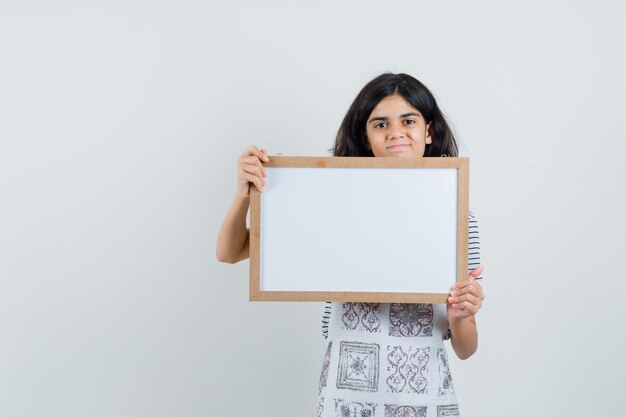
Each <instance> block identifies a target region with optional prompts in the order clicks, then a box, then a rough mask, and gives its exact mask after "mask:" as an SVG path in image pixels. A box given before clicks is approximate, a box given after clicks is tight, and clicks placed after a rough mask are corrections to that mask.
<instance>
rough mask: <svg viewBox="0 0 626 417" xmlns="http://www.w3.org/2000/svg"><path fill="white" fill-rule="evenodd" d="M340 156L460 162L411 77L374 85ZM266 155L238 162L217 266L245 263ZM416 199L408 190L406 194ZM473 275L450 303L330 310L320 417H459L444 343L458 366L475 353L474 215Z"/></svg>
mask: <svg viewBox="0 0 626 417" xmlns="http://www.w3.org/2000/svg"><path fill="white" fill-rule="evenodd" d="M333 153H334V156H392V157H424V156H426V157H441V156H450V157H455V156H457V153H458V150H457V145H456V141H455V139H454V136H453V134H452V131H451V130H450V128H449V127H448V124H447V122H446V121H445V119H444V116H443V114H442V112H441V110H440V109H439V107H438V106H437V103H436V101H435V99H434V97H433V95H432V94H431V92H430V91H429V90H428V89H427V88H426V86H424V85H423V84H422V83H421V82H419V81H418V80H416V79H415V78H413V77H411V76H409V75H406V74H383V75H380V76H378V77H377V78H375V79H374V80H372V81H370V82H369V83H368V84H367V85H366V86H365V87H364V88H363V89H362V90H361V92H360V93H359V94H358V96H357V97H356V99H355V100H354V102H353V103H352V105H351V106H350V108H349V110H348V112H347V114H346V116H345V118H344V119H343V122H342V123H341V126H340V128H339V132H338V133H337V137H336V140H335V144H334V147H333ZM268 160H269V159H268V157H267V152H266V151H265V150H259V149H258V148H257V147H255V146H250V147H249V148H248V149H246V150H245V152H244V153H243V154H242V155H241V156H240V157H239V160H238V172H237V193H236V196H235V200H234V201H233V203H232V206H231V208H230V210H229V211H228V214H227V215H226V218H225V220H224V223H223V224H222V228H221V230H220V233H219V237H218V243H217V258H218V259H219V260H220V261H222V262H231V263H234V262H238V261H240V260H242V259H246V258H248V257H249V242H248V239H249V230H248V229H247V227H246V214H247V210H248V207H249V191H250V187H251V186H252V184H254V186H256V187H257V188H258V189H259V190H260V191H261V192H262V191H263V190H264V188H265V185H266V176H267V174H266V171H265V168H264V167H263V165H262V163H263V162H267V161H268ZM408 192H410V191H408ZM468 244H469V270H470V271H469V273H468V277H467V279H466V280H464V281H462V282H459V283H457V284H455V285H454V286H453V287H452V289H451V292H450V297H449V298H448V304H446V305H445V306H444V305H441V304H399V303H397V304H381V303H327V305H326V308H325V313H324V317H323V319H322V327H323V333H324V336H325V337H326V338H327V339H328V348H327V350H326V355H325V357H324V361H323V366H322V373H321V376H320V384H319V402H318V416H324V417H330V416H332V417H396V416H397V417H399V416H403V417H404V416H421V417H443V416H446V417H447V416H458V415H459V411H458V405H457V400H456V394H455V390H454V386H453V384H452V378H451V375H450V370H449V367H448V359H447V355H446V350H445V347H444V344H443V341H444V340H445V339H450V341H451V344H452V348H453V349H454V352H455V353H456V355H457V356H458V357H459V358H461V359H466V358H469V357H470V356H471V355H472V354H474V352H475V351H476V348H477V346H478V332H477V330H476V320H475V315H476V313H477V312H478V310H479V309H480V308H481V306H482V302H483V300H484V295H483V290H482V287H481V286H480V284H478V282H477V281H476V280H478V279H481V276H480V274H481V273H482V267H481V266H480V265H479V264H480V261H479V258H480V256H479V242H478V225H477V221H476V219H475V217H474V216H473V215H472V214H471V213H470V216H469V243H468Z"/></svg>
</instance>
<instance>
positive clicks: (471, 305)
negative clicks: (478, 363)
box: [447, 266, 485, 359]
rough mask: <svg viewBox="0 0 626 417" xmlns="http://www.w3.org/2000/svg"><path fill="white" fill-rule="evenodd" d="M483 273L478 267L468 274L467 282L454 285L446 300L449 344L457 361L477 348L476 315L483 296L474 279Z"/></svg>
mask: <svg viewBox="0 0 626 417" xmlns="http://www.w3.org/2000/svg"><path fill="white" fill-rule="evenodd" d="M482 272H483V267H482V266H479V267H478V268H476V269H474V270H473V271H472V272H470V273H469V275H468V276H467V280H465V281H461V282H458V283H456V284H455V285H454V286H453V287H452V292H451V293H450V297H449V298H448V303H449V304H448V305H447V309H448V322H449V323H450V332H451V333H452V338H451V340H450V341H451V343H452V348H453V349H454V352H455V353H456V355H457V356H458V357H459V359H467V358H469V357H470V356H472V355H473V354H474V353H475V352H476V349H477V348H478V330H477V329H476V313H477V312H478V310H479V309H480V308H481V307H482V304H483V300H484V299H485V296H484V294H483V289H482V287H481V285H480V284H479V283H478V282H476V278H477V277H479V276H480V274H481V273H482Z"/></svg>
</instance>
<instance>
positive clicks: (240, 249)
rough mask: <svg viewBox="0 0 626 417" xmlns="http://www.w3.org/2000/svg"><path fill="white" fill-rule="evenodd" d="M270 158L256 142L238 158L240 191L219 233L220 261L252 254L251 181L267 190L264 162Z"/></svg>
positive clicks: (244, 257) (261, 189) (217, 251)
mask: <svg viewBox="0 0 626 417" xmlns="http://www.w3.org/2000/svg"><path fill="white" fill-rule="evenodd" d="M267 161H269V158H268V157H267V155H266V151H265V150H262V151H261V150H259V149H258V148H257V147H256V146H254V145H252V146H250V147H248V149H246V150H245V151H244V153H243V154H241V156H240V157H239V159H238V161H237V193H236V194H235V198H234V200H233V202H232V204H231V206H230V209H229V210H228V213H227V214H226V217H225V218H224V221H223V222H222V227H221V228H220V232H219V235H218V237H217V246H216V249H215V256H216V257H217V259H218V260H219V261H220V262H228V263H235V262H239V261H241V260H243V259H246V258H248V257H249V256H250V243H249V239H250V231H249V229H248V228H247V227H246V216H247V214H248V208H249V207H250V186H251V185H250V184H251V183H253V184H254V185H255V186H256V187H257V188H258V189H259V191H263V189H264V188H265V187H264V185H265V178H264V177H265V176H266V175H267V172H266V171H265V168H263V164H262V162H267Z"/></svg>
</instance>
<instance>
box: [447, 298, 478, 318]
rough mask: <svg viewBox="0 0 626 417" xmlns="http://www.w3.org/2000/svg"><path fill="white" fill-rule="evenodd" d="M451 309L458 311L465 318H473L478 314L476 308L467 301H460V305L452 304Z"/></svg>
mask: <svg viewBox="0 0 626 417" xmlns="http://www.w3.org/2000/svg"><path fill="white" fill-rule="evenodd" d="M452 307H453V308H455V309H458V310H460V311H462V312H463V313H464V315H465V316H467V317H469V316H473V315H474V314H476V313H477V312H478V309H479V308H478V307H476V306H475V305H473V304H471V303H469V302H468V301H462V302H460V303H456V304H452Z"/></svg>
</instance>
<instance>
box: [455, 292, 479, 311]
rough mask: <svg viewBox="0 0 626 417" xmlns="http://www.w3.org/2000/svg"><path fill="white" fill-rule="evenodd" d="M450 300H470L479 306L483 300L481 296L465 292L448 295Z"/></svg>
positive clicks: (461, 301) (456, 302)
mask: <svg viewBox="0 0 626 417" xmlns="http://www.w3.org/2000/svg"><path fill="white" fill-rule="evenodd" d="M448 302H449V303H450V304H458V303H463V302H468V303H470V304H472V305H474V306H476V307H478V308H480V306H482V304H483V302H482V299H481V298H480V297H477V296H475V295H474V294H463V295H461V296H458V297H448Z"/></svg>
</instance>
